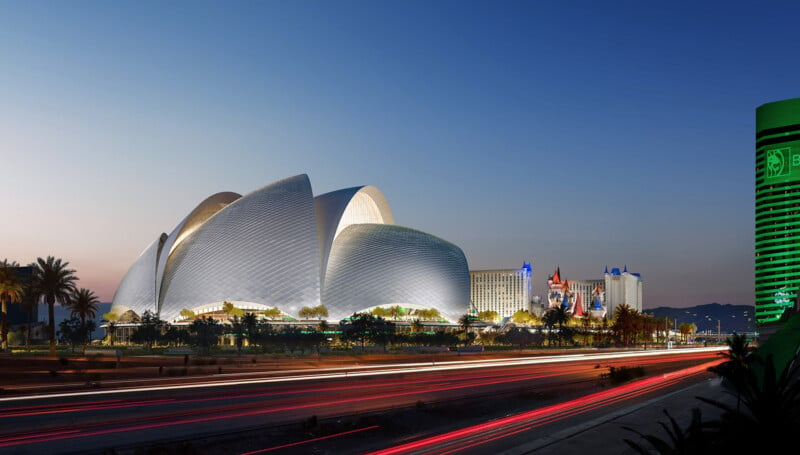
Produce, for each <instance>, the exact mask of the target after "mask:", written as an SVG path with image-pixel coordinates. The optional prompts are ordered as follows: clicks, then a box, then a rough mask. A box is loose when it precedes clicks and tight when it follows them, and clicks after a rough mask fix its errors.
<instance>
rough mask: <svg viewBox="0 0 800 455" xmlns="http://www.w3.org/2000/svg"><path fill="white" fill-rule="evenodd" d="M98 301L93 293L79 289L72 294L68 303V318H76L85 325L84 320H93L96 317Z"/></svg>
mask: <svg viewBox="0 0 800 455" xmlns="http://www.w3.org/2000/svg"><path fill="white" fill-rule="evenodd" d="M99 302H100V300H99V299H98V298H97V296H96V295H94V292H92V291H90V290H88V289H86V288H80V289H78V290H76V291H74V292H73V293H72V297H71V299H70V302H69V309H70V316H77V317H79V318H80V319H81V322H82V323H86V318H87V317H88V318H91V319H94V318H95V316H97V304H98V303H99Z"/></svg>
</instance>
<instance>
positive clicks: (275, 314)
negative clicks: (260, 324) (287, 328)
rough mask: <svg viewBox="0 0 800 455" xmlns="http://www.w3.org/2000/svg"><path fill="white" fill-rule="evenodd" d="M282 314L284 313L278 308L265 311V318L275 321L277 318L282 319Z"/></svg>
mask: <svg viewBox="0 0 800 455" xmlns="http://www.w3.org/2000/svg"><path fill="white" fill-rule="evenodd" d="M282 314H283V313H281V310H279V309H277V308H270V309H268V310H264V317H265V318H269V319H273V320H274V319H276V318H279V317H281V315H282Z"/></svg>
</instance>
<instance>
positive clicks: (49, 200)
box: [0, 1, 800, 308]
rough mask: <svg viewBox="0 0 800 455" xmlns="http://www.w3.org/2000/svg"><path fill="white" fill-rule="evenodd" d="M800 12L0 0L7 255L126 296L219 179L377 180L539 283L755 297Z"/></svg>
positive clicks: (725, 7)
mask: <svg viewBox="0 0 800 455" xmlns="http://www.w3.org/2000/svg"><path fill="white" fill-rule="evenodd" d="M798 16H800V6H798V4H797V3H796V2H786V3H768V2H752V4H751V5H739V4H737V2H718V3H715V2H686V3H680V2H642V1H624V2H561V1H531V2H517V1H505V2H498V1H486V2H477V1H459V2H445V1H433V2H432V1H422V2H412V1H398V2H389V1H338V2H333V1H319V2H307V1H281V2H277V1H276V2H269V1H258V2H256V1H232V2H201V1H192V2H178V1H169V2H161V1H154V2H146V1H136V2H130V3H127V2H121V1H113V2H101V1H97V2H85V1H69V2H64V1H52V2H51V1H19V2H13V1H0V62H1V66H0V88H2V92H1V93H2V96H1V97H0V174H2V182H3V188H4V191H3V193H4V197H2V204H1V205H0V207H2V210H0V217H1V218H0V258H3V257H7V258H8V259H10V260H16V261H18V262H20V263H28V262H31V261H33V260H35V259H36V257H38V256H47V255H54V256H57V257H61V258H63V259H64V260H67V261H69V262H70V263H71V266H72V267H74V268H75V269H76V270H77V272H78V276H79V277H80V282H79V284H80V285H81V286H84V287H87V288H90V289H92V290H94V291H95V292H96V293H97V294H98V295H99V297H100V298H101V300H103V301H110V300H111V298H112V296H113V293H114V291H115V289H116V286H117V285H118V284H119V281H120V279H121V278H122V276H123V275H124V273H125V272H126V270H127V268H128V266H129V265H130V264H131V263H132V262H133V261H134V259H135V258H136V257H137V256H138V255H139V253H140V252H141V251H142V250H143V249H144V248H145V247H146V246H147V245H148V244H150V242H152V241H153V240H154V239H155V238H156V237H157V236H158V235H159V234H160V233H161V232H170V230H171V229H172V228H173V227H174V226H175V225H176V224H177V223H178V222H179V221H180V220H181V219H182V218H183V217H184V216H185V215H186V214H187V213H188V212H189V211H190V210H192V208H194V207H195V205H196V204H197V203H199V202H200V201H201V200H203V199H204V198H205V197H207V196H209V195H210V194H212V193H215V192H219V191H235V192H238V193H241V194H245V193H248V192H250V191H253V190H255V189H257V188H260V187H262V186H264V185H266V184H268V183H271V182H274V181H276V180H279V179H282V178H285V177H288V176H291V175H295V174H300V173H307V174H308V175H309V177H310V179H311V183H312V186H313V189H314V192H315V194H322V193H324V192H327V191H331V190H335V189H339V188H344V187H350V186H355V185H363V184H371V185H375V186H377V187H378V188H380V189H381V190H382V191H383V192H384V194H385V195H386V197H387V198H388V200H389V203H390V205H391V206H392V209H393V211H394V214H395V218H396V220H397V222H398V224H401V225H404V226H409V227H414V228H417V229H421V230H423V231H427V232H429V233H432V234H434V235H438V236H440V237H443V238H445V239H447V240H449V241H451V242H453V243H455V244H457V245H459V246H460V247H461V248H462V249H463V250H464V253H465V254H466V256H467V260H468V261H469V265H470V268H472V269H484V268H506V267H518V266H520V265H521V263H522V261H523V260H530V261H533V265H534V292H535V293H536V294H540V295H544V294H545V280H546V279H547V275H548V274H550V273H552V272H553V270H554V269H555V267H556V266H557V265H560V266H561V271H562V275H563V276H565V277H566V278H568V279H591V278H601V277H602V272H603V268H604V267H605V266H606V265H608V266H610V267H611V266H618V267H622V266H623V265H626V264H627V266H628V268H629V269H630V270H632V271H636V272H640V273H641V274H642V276H643V279H644V287H643V289H644V306H645V308H652V307H656V306H662V305H668V306H690V305H697V304H704V303H709V302H712V301H716V302H719V303H732V304H752V302H753V204H754V194H753V193H754V153H755V152H754V129H755V108H756V107H757V106H758V105H760V104H763V103H765V102H769V101H775V100H779V99H784V98H792V97H797V96H800V59H798V58H797V55H798V48H797V47H798V44H800V38H798V36H800V35H798V33H797V17H798Z"/></svg>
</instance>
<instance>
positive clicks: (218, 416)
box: [0, 367, 585, 447]
mask: <svg viewBox="0 0 800 455" xmlns="http://www.w3.org/2000/svg"><path fill="white" fill-rule="evenodd" d="M584 369H585V367H584ZM561 374H562V373H560V372H552V373H550V374H547V375H544V376H545V377H547V376H559V375H561ZM535 377H542V375H541V374H537V375H535ZM524 379H527V378H524ZM524 379H523V380H524ZM519 380H520V379H514V380H513V381H511V382H517V381H519ZM506 382H509V381H507V380H506V379H503V378H501V379H496V378H495V379H492V380H484V381H471V382H470V381H459V382H458V383H457V384H451V385H448V386H440V387H429V388H427V389H415V390H404V391H398V392H395V393H385V392H379V393H376V394H373V395H368V396H364V395H363V394H361V393H359V394H358V395H357V396H356V397H355V398H341V399H338V400H332V401H326V402H323V403H319V402H317V401H313V402H311V403H304V404H293V405H287V406H273V407H270V408H268V409H264V408H263V404H261V403H252V404H249V405H246V406H241V405H240V406H230V407H228V408H223V409H220V408H215V409H209V410H205V412H206V413H210V414H211V415H209V416H205V417H200V416H197V414H198V413H197V412H196V411H187V412H182V413H173V414H165V415H159V416H156V417H153V418H150V419H149V420H166V421H165V422H152V423H141V422H142V421H143V420H148V419H142V418H136V419H129V420H118V421H115V422H102V423H96V424H86V425H82V426H81V428H80V429H79V430H72V429H69V428H63V429H62V428H57V429H53V430H46V431H43V432H40V433H36V434H38V435H39V436H41V437H40V438H39V439H36V440H34V441H31V439H33V437H34V436H35V435H36V434H34V435H31V436H30V437H27V438H26V440H25V441H21V442H20V441H17V439H16V438H15V437H14V436H12V437H0V447H8V446H14V445H19V444H21V443H31V442H47V441H55V440H61V439H65V438H67V437H69V438H76V437H87V436H97V435H104V434H112V433H120V432H129V431H141V430H146V429H154V428H162V427H166V426H177V425H186V424H196V423H201V422H209V421H214V420H224V419H228V418H241V417H249V416H255V415H263V414H270V413H277V412H283V411H294V410H301V409H308V408H312V407H318V406H320V405H325V406H338V405H344V404H354V403H361V402H366V401H370V400H386V399H388V398H397V397H403V396H411V395H418V394H425V393H432V392H442V391H449V390H458V389H464V388H470V387H485V386H488V385H496V384H502V383H506ZM248 408H256V409H255V410H250V411H242V409H248ZM187 416H193V417H192V418H186V417H187ZM131 421H135V422H138V423H139V424H137V425H132V426H124V427H119V428H105V429H98V430H94V431H86V430H89V429H91V428H93V427H94V428H96V427H108V426H110V425H122V424H128V423H130V422H131ZM68 430H69V431H70V433H69V435H68V436H63V434H62V433H64V432H66V431H68Z"/></svg>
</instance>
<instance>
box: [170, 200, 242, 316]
mask: <svg viewBox="0 0 800 455" xmlns="http://www.w3.org/2000/svg"><path fill="white" fill-rule="evenodd" d="M240 197H242V195H241V194H237V193H231V192H222V193H217V194H213V195H211V196H209V197H207V198H206V199H205V200H204V201H203V202H201V203H200V204H198V205H197V207H195V208H194V210H192V211H191V213H189V215H187V216H186V218H184V219H183V221H181V222H180V223H179V224H178V225H177V226H176V227H175V229H173V230H172V232H170V234H169V235H168V236H167V239H166V240H165V241H164V246H163V247H162V254H160V255H159V258H158V265H157V266H156V295H159V296H160V295H161V279H162V277H163V276H164V270H165V269H166V267H167V261H168V260H169V256H170V253H172V251H173V250H174V249H175V247H177V246H178V245H179V244H180V243H181V242H182V241H183V239H185V238H186V236H188V235H189V234H191V233H192V232H194V231H195V230H196V229H197V228H198V227H200V226H201V225H202V224H203V223H205V222H206V220H208V219H209V218H211V217H212V216H214V214H216V213H217V212H219V211H220V210H222V209H223V208H225V206H227V205H228V204H230V203H231V202H233V201H235V200H237V199H239V198H240ZM158 308H159V309H160V308H161V304H160V302H159V303H158Z"/></svg>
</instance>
